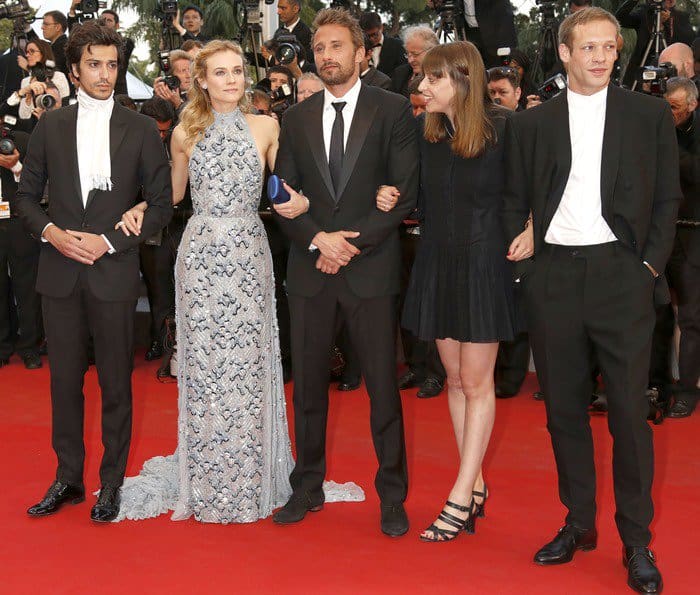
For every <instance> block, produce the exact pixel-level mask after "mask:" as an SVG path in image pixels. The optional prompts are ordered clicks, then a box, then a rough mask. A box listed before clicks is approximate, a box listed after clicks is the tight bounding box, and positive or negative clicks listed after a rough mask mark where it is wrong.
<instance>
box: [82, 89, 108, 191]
mask: <svg viewBox="0 0 700 595" xmlns="http://www.w3.org/2000/svg"><path fill="white" fill-rule="evenodd" d="M113 108H114V99H113V95H110V97H109V99H95V98H94V97H90V96H89V95H88V94H87V93H85V91H83V90H82V89H78V124H77V127H76V144H77V148H78V171H79V172H80V184H81V189H82V193H83V203H85V202H86V199H87V195H88V193H89V192H90V190H92V189H93V188H94V189H97V190H111V189H112V179H111V178H112V160H111V158H110V155H109V120H110V118H111V117H112V109H113Z"/></svg>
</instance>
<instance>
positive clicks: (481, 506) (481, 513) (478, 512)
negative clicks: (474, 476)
mask: <svg viewBox="0 0 700 595" xmlns="http://www.w3.org/2000/svg"><path fill="white" fill-rule="evenodd" d="M488 497H489V489H488V488H487V487H486V482H484V491H483V492H477V491H476V490H474V491H473V492H472V502H474V515H475V516H476V517H477V518H482V519H483V518H485V517H486V499H487V498H488ZM474 498H483V500H482V501H481V502H477V501H476V500H474Z"/></svg>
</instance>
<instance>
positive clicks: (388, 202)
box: [377, 186, 401, 213]
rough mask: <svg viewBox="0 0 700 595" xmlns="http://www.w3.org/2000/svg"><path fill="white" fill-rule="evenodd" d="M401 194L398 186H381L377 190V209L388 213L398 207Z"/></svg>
mask: <svg viewBox="0 0 700 595" xmlns="http://www.w3.org/2000/svg"><path fill="white" fill-rule="evenodd" d="M400 196H401V193H400V192H399V189H398V188H396V186H380V187H379V188H377V208H378V209H379V210H380V211H384V212H385V213H388V212H389V211H391V209H393V208H394V207H395V206H396V203H397V202H398V201H399V197H400Z"/></svg>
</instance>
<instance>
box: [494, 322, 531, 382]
mask: <svg viewBox="0 0 700 595" xmlns="http://www.w3.org/2000/svg"><path fill="white" fill-rule="evenodd" d="M529 367H530V337H529V336H528V334H527V333H518V334H517V335H516V337H515V339H514V340H513V341H501V342H500V344H499V345H498V357H497V358H496V371H495V376H496V384H497V385H498V386H501V387H503V388H504V389H507V390H512V392H514V393H517V392H518V391H519V390H520V387H521V386H522V384H523V382H524V381H525V377H526V376H527V371H528V369H529Z"/></svg>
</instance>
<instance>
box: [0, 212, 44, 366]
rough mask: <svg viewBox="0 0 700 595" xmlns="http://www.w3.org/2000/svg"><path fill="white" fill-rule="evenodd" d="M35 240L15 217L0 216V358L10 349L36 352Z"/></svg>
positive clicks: (27, 352)
mask: <svg viewBox="0 0 700 595" xmlns="http://www.w3.org/2000/svg"><path fill="white" fill-rule="evenodd" d="M38 266H39V242H38V241H37V240H35V239H33V238H32V237H31V236H30V235H29V234H28V233H27V232H26V230H25V229H24V227H23V225H22V222H21V221H20V220H19V219H17V218H14V217H13V218H10V219H4V220H0V359H6V358H9V357H10V355H11V354H12V353H13V351H16V352H17V353H19V354H20V355H22V356H23V355H28V354H30V353H36V352H37V343H38V342H39V337H40V334H41V331H40V328H39V327H40V325H39V317H40V315H41V314H40V312H41V308H40V299H39V295H38V294H37V292H36V290H35V289H34V288H35V286H36V274H37V269H38ZM13 296H14V300H16V302H17V324H16V326H17V334H15V328H14V327H15V325H14V324H13V323H12V316H11V311H12V309H13V307H14V304H13V303H12V298H13Z"/></svg>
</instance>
